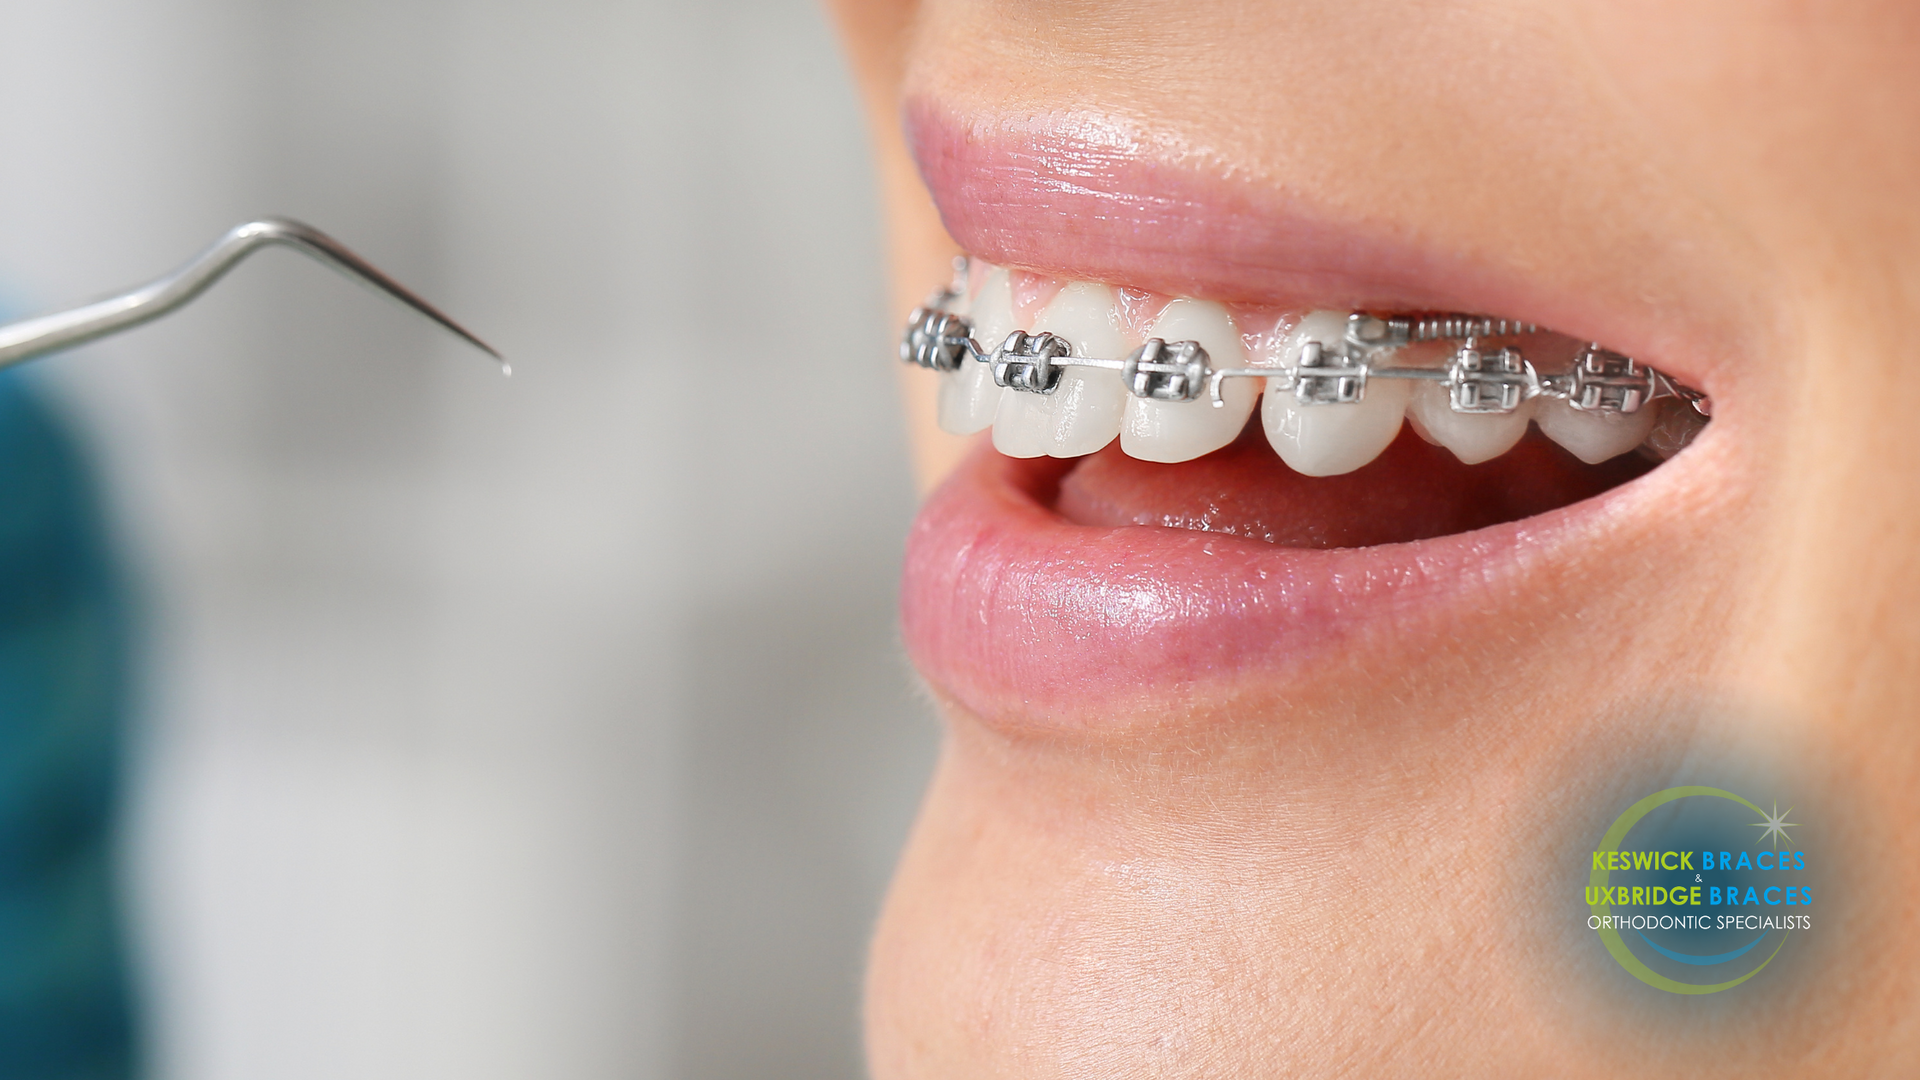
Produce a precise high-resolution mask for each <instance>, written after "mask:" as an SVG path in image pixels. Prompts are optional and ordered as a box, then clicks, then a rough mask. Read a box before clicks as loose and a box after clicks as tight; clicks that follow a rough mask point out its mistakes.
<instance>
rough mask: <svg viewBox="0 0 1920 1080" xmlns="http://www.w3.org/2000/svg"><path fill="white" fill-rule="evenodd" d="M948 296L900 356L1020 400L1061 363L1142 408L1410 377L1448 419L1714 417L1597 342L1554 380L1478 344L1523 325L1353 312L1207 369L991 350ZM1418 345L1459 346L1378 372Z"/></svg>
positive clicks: (1325, 401)
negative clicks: (1546, 403) (1267, 351)
mask: <svg viewBox="0 0 1920 1080" xmlns="http://www.w3.org/2000/svg"><path fill="white" fill-rule="evenodd" d="M958 295H959V294H958V292H957V291H956V290H954V289H951V288H949V289H944V290H942V291H940V292H937V293H935V294H934V295H933V297H932V298H930V299H929V300H928V301H927V302H926V304H924V305H922V306H920V307H917V308H915V309H913V313H912V314H911V315H909V316H907V329H906V333H905V335H904V336H903V337H902V338H901V341H900V359H901V360H904V361H906V362H907V363H909V364H917V365H919V366H920V367H924V368H930V369H932V370H934V371H958V370H959V369H960V365H961V364H962V363H963V362H965V361H966V359H967V358H968V357H971V358H972V359H974V360H977V361H979V362H980V363H983V364H990V365H992V368H993V381H994V383H995V384H996V385H998V386H1004V387H1007V388H1009V389H1013V390H1019V391H1023V392H1025V393H1030V394H1051V393H1053V392H1054V390H1055V389H1057V388H1058V387H1059V385H1060V374H1061V372H1062V371H1063V370H1064V369H1066V368H1069V367H1085V368H1104V369H1106V370H1110V371H1118V372H1119V373H1120V378H1121V380H1122V381H1123V382H1125V383H1126V386H1127V390H1128V392H1129V393H1131V394H1133V395H1134V396H1135V397H1140V398H1145V399H1148V400H1151V401H1196V400H1198V399H1199V398H1200V396H1201V394H1202V393H1205V394H1206V395H1207V396H1208V397H1210V398H1211V399H1212V400H1213V407H1214V408H1216V409H1219V408H1224V407H1225V406H1226V400H1225V399H1224V398H1223V397H1222V396H1221V393H1220V384H1221V382H1222V381H1224V380H1226V379H1252V378H1259V379H1271V380H1274V381H1275V382H1277V383H1279V384H1280V386H1281V387H1284V388H1286V389H1290V390H1291V391H1292V392H1293V397H1294V400H1295V401H1296V402H1298V403H1299V404H1301V405H1351V404H1354V403H1356V402H1358V401H1360V400H1362V399H1363V398H1364V397H1365V396H1366V392H1367V382H1368V380H1370V379H1418V380H1425V381H1429V382H1437V383H1439V384H1440V385H1441V386H1443V387H1445V388H1446V389H1447V403H1448V406H1449V407H1450V408H1452V410H1453V411H1454V412H1457V413H1475V414H1481V415H1501V414H1505V413H1511V412H1513V411H1514V410H1515V409H1518V408H1519V407H1520V405H1521V404H1522V403H1523V402H1526V401H1528V400H1530V399H1532V398H1536V397H1547V398H1558V399H1560V400H1562V401H1565V402H1566V403H1567V404H1568V405H1570V406H1572V407H1573V408H1575V409H1578V410H1580V411H1582V412H1592V413H1633V412H1638V411H1640V409H1641V408H1643V407H1644V406H1646V405H1648V404H1651V403H1652V402H1655V401H1659V400H1661V399H1663V398H1673V399H1676V400H1679V401H1685V402H1686V403H1688V404H1689V405H1691V406H1692V407H1693V408H1694V410H1695V411H1696V412H1698V413H1699V414H1700V415H1701V416H1710V415H1712V405H1713V403H1712V401H1711V400H1710V399H1709V398H1708V397H1707V396H1706V395H1705V394H1703V393H1701V392H1700V391H1698V390H1695V389H1693V388H1692V387H1690V386H1685V385H1683V384H1681V383H1680V382H1678V381H1676V380H1675V379H1673V378H1672V377H1671V376H1669V375H1667V374H1666V373H1664V372H1662V371H1659V370H1656V369H1655V368H1652V367H1649V366H1647V365H1645V364H1642V363H1639V362H1637V361H1635V360H1633V359H1631V358H1630V357H1626V356H1622V355H1621V354H1619V353H1617V352H1614V351H1613V350H1611V349H1606V348H1603V347H1601V346H1600V345H1599V344H1597V343H1589V344H1587V345H1586V346H1584V347H1582V348H1581V350H1580V352H1579V354H1578V355H1576V356H1575V357H1574V361H1573V366H1572V367H1571V368H1569V369H1568V370H1567V371H1565V372H1563V373H1561V374H1558V375H1542V374H1540V373H1539V372H1538V371H1536V370H1534V367H1533V364H1532V363H1531V362H1529V361H1528V360H1527V358H1526V357H1525V356H1524V355H1522V353H1521V352H1520V350H1519V349H1517V348H1514V347H1512V346H1504V347H1501V348H1497V349H1496V348H1486V347H1483V346H1482V345H1481V344H1480V339H1481V338H1499V337H1515V336H1523V335H1527V334H1536V333H1539V332H1540V328H1539V327H1537V326H1534V325H1533V324H1532V323H1521V322H1514V321H1512V320H1508V319H1492V318H1487V317H1485V316H1480V315H1457V314H1442V315H1391V316H1387V317H1385V318H1382V317H1380V316H1377V315H1371V314H1368V313H1366V312H1360V311H1356V312H1353V313H1352V314H1351V315H1349V316H1348V317H1347V328H1346V333H1345V335H1344V336H1343V337H1342V339H1341V340H1340V341H1338V342H1335V343H1332V344H1327V343H1322V342H1319V341H1307V342H1305V343H1303V344H1302V345H1301V346H1300V349H1299V352H1298V353H1297V354H1296V355H1295V358H1294V362H1293V364H1292V365H1291V366H1285V367H1265V368H1216V367H1214V366H1213V362H1212V359H1211V358H1210V357H1209V356H1208V355H1207V350H1206V349H1204V348H1202V347H1201V346H1200V343H1199V342H1197V341H1175V342H1167V341H1163V340H1161V339H1160V338H1149V339H1147V341H1146V343H1145V344H1143V345H1141V346H1140V347H1139V348H1138V349H1135V350H1134V351H1133V352H1132V353H1131V354H1129V355H1128V356H1126V357H1125V358H1123V359H1103V358H1096V357H1085V356H1074V355H1073V346H1072V344H1071V343H1070V342H1068V341H1067V340H1066V339H1065V338H1062V337H1060V336H1059V335H1057V334H1048V333H1040V334H1035V333H1031V332H1029V331H1026V330H1015V331H1014V332H1012V333H1011V334H1008V335H1007V337H1006V340H1005V341H1002V342H1001V343H1000V344H999V345H998V346H996V347H995V348H993V349H992V350H991V351H989V350H987V349H986V348H985V347H983V346H982V345H981V344H980V342H978V341H976V340H975V339H974V337H973V330H974V327H973V322H972V320H970V319H968V318H966V317H965V316H962V315H956V314H954V313H952V312H951V311H948V310H946V308H947V306H948V305H949V304H951V303H952V302H953V301H954V300H955V299H957V298H958ZM1425 341H1459V342H1460V343H1461V344H1460V346H1459V348H1457V349H1455V350H1454V352H1453V354H1452V355H1451V356H1449V357H1448V358H1447V361H1446V364H1445V366H1443V367H1438V368H1420V367H1387V366H1384V365H1382V364H1381V363H1379V360H1380V359H1381V358H1383V357H1385V356H1390V355H1391V354H1392V353H1393V352H1395V351H1397V350H1399V349H1401V348H1404V347H1406V346H1408V345H1413V344H1417V343H1419V342H1425Z"/></svg>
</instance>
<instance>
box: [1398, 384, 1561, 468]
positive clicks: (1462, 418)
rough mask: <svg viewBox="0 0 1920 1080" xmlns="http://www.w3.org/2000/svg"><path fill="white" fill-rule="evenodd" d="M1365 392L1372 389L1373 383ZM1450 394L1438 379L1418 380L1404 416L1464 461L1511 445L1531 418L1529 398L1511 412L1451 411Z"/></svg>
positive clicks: (1477, 459) (1494, 454) (1487, 456)
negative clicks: (1436, 380)
mask: <svg viewBox="0 0 1920 1080" xmlns="http://www.w3.org/2000/svg"><path fill="white" fill-rule="evenodd" d="M1367 393H1369V394H1371V393H1373V387H1372V386H1368V387H1367ZM1449 398H1450V395H1449V393H1448V391H1447V388H1446V387H1444V386H1441V385H1440V384H1439V383H1434V382H1423V383H1420V384H1419V385H1418V386H1415V387H1414V388H1413V397H1412V401H1411V402H1409V403H1408V405H1407V419H1408V420H1410V421H1412V422H1413V429H1414V430H1415V431H1417V432H1419V433H1420V435H1421V437H1423V438H1425V439H1426V440H1427V441H1428V442H1430V443H1433V444H1434V445H1435V446H1444V447H1446V448H1447V449H1449V450H1451V451H1453V456H1454V457H1457V458H1459V459H1460V460H1461V461H1462V462H1463V463H1465V464H1467V465H1478V464H1480V463H1481V462H1483V461H1492V460H1493V459H1494V458H1497V457H1499V456H1500V455H1501V454H1504V453H1506V452H1507V451H1509V450H1511V449H1513V445H1514V444H1515V443H1517V442H1519V441H1520V439H1521V437H1522V436H1524V435H1526V433H1527V421H1529V420H1531V419H1533V405H1534V403H1533V402H1531V401H1526V402H1522V403H1521V404H1520V407H1519V408H1518V409H1515V410H1514V411H1512V412H1510V413H1461V412H1454V411H1453V405H1452V404H1451V402H1450V400H1449Z"/></svg>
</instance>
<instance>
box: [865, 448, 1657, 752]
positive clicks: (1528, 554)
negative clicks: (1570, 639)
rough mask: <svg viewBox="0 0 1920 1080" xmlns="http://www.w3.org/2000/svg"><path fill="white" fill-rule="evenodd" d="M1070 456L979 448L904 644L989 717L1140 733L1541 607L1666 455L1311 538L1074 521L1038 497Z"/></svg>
mask: <svg viewBox="0 0 1920 1080" xmlns="http://www.w3.org/2000/svg"><path fill="white" fill-rule="evenodd" d="M1070 466H1071V463H1069V462H1059V461H1053V460H1049V459H1045V458H1041V459H1034V460H1016V459H1011V458H1006V457H1003V456H1001V455H999V454H997V453H995V452H994V451H993V450H992V449H991V448H990V447H988V446H985V445H983V446H982V447H980V448H979V449H978V450H977V451H976V452H975V453H973V454H972V455H971V456H970V457H969V458H968V460H967V461H966V462H965V463H964V464H963V465H962V466H961V467H960V468H959V469H958V470H957V471H956V472H955V474H954V475H953V476H952V477H951V478H950V479H949V480H948V481H947V482H946V484H945V485H943V486H942V487H941V488H940V489H939V490H938V491H937V492H935V493H934V495H933V496H932V497H931V498H930V499H929V501H928V502H927V505H926V506H925V507H924V508H923V509H922V511H921V513H920V517H919V519H918V520H917V521H916V522H915V525H914V528H913V531H912V534H911V536H910V537H909V540H908V545H907V557H906V573H905V580H904V582H903V588H902V598H901V607H902V625H903V631H904V634H905V640H906V645H907V649H908V652H909V654H910V655H911V657H912V659H913V661H914V664H915V666H916V667H917V668H918V669H919V671H920V673H921V674H922V675H923V676H924V677H925V678H926V679H927V680H928V681H929V682H930V683H931V684H932V686H933V688H934V690H935V691H936V693H938V694H940V695H941V696H942V697H943V698H945V699H946V700H947V701H949V702H950V703H952V704H954V705H957V706H958V707H960V708H962V709H964V710H966V711H967V712H968V713H969V714H971V715H973V716H975V717H977V718H979V719H981V720H983V721H984V722H986V723H988V724H990V725H993V726H995V727H998V728H1002V729H1009V730H1024V731H1040V732H1056V733H1068V732H1080V733H1084V734H1091V735H1100V734H1118V733H1125V732H1137V731H1139V730H1140V729H1141V728H1143V727H1148V728H1151V727H1164V726H1167V725H1181V724H1184V723H1187V722H1190V721H1191V720H1192V719H1193V718H1194V717H1195V716H1196V715H1197V714H1204V713H1206V711H1207V710H1208V707H1209V706H1216V705H1220V704H1223V703H1225V702H1227V701H1229V700H1230V699H1232V698H1233V697H1234V696H1235V695H1237V694H1241V693H1244V692H1246V690H1247V688H1248V687H1249V686H1263V687H1276V686H1277V687H1279V688H1280V689H1281V691H1282V692H1285V691H1286V688H1288V687H1293V688H1303V687H1304V688H1308V689H1313V688H1319V689H1323V690H1324V689H1328V688H1329V687H1332V686H1337V685H1340V684H1346V683H1348V682H1349V681H1350V680H1354V682H1353V683H1352V684H1353V685H1365V684H1366V681H1367V680H1376V681H1377V679H1378V677H1379V674H1378V673H1379V672H1380V671H1381V670H1395V669H1396V667H1399V666H1403V665H1417V664H1418V663H1419V662H1420V661H1421V658H1422V657H1424V656H1430V655H1432V654H1433V652H1434V651H1435V650H1438V649H1445V648H1447V647H1449V644H1450V643H1452V642H1454V641H1456V639H1458V638H1459V636H1460V635H1462V634H1464V633H1470V632H1473V628H1475V627H1485V626H1491V625H1498V622H1499V620H1501V619H1503V618H1505V617H1507V616H1508V615H1509V614H1525V613H1526V612H1528V611H1530V610H1534V609H1538V608H1540V607H1541V605H1542V604H1552V603H1554V602H1555V601H1554V599H1552V597H1553V594H1554V593H1555V591H1556V586H1555V585H1554V583H1553V581H1552V580H1551V579H1552V578H1553V577H1554V576H1555V575H1554V573H1553V567H1554V564H1555V561H1556V560H1557V559H1559V558H1560V556H1561V555H1562V553H1564V552H1568V551H1572V550H1583V551H1588V552H1591V551H1594V550H1599V549H1608V548H1614V547H1616V546H1617V545H1620V544H1622V543H1623V542H1624V543H1628V544H1631V543H1633V542H1634V541H1633V539H1632V537H1631V533H1632V532H1633V524H1632V523H1633V522H1635V521H1637V520H1644V518H1645V515H1642V514H1636V513H1634V512H1632V511H1633V506H1634V504H1637V503H1639V502H1640V501H1642V500H1645V499H1647V498H1649V497H1657V495H1651V496H1650V494H1649V492H1650V488H1651V487H1657V486H1660V485H1659V484H1658V482H1656V483H1655V484H1652V485H1650V484H1649V481H1654V479H1655V478H1656V477H1658V476H1660V474H1663V473H1670V472H1671V471H1672V470H1671V468H1670V467H1669V468H1663V469H1658V470H1655V471H1654V472H1653V473H1650V474H1648V475H1647V476H1645V477H1642V478H1640V479H1639V480H1636V481H1633V482H1631V483H1628V484H1625V485H1623V486H1621V487H1618V488H1615V489H1613V490H1611V491H1608V492H1606V493H1605V494H1602V495H1600V496H1597V497H1594V498H1590V499H1586V500H1583V501H1581V502H1578V503H1574V504H1572V505H1569V506H1566V507H1563V508H1561V509H1558V510H1554V511H1551V512H1549V513H1545V514H1540V515H1537V516H1534V517H1529V518H1525V519H1522V520H1518V521H1512V522H1508V523H1505V524H1501V525H1495V526H1491V527H1488V528H1484V529H1477V530H1474V531H1472V532H1466V533H1459V534H1455V535H1451V536H1443V537H1438V538H1435V539H1429V540H1418V541H1413V542H1408V543H1400V544H1383V545H1379V546H1376V547H1364V548H1347V549H1335V550H1310V549H1300V548H1285V547H1277V546H1275V545H1272V544H1268V543H1263V542H1261V541H1257V540H1248V539H1243V538H1240V537H1235V536H1228V535H1223V534H1218V533H1205V532H1197V531H1192V530H1187V529H1178V528H1161V527H1154V526H1124V527H1118V528H1108V527H1099V526H1087V525H1077V524H1073V523H1071V522H1068V521H1066V520H1064V519H1063V518H1061V517H1060V516H1059V515H1058V514H1056V513H1055V512H1054V511H1053V510H1052V509H1051V508H1050V507H1049V505H1048V503H1049V499H1050V493H1051V491H1052V489H1053V487H1054V485H1055V484H1056V483H1057V481H1058V479H1059V477H1060V476H1061V475H1062V474H1063V473H1064V472H1065V471H1066V470H1067V469H1068V468H1069V467H1070ZM1564 599H1565V600H1570V601H1574V602H1577V598H1572V597H1568V598H1564ZM1518 621H1519V622H1522V623H1524V622H1530V621H1531V620H1530V619H1524V618H1522V619H1519V620H1518Z"/></svg>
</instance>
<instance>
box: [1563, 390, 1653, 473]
mask: <svg viewBox="0 0 1920 1080" xmlns="http://www.w3.org/2000/svg"><path fill="white" fill-rule="evenodd" d="M1656 411H1657V410H1654V409H1641V410H1640V411H1638V412H1631V413H1598V412H1582V411H1581V410H1579V409H1576V408H1574V407H1573V406H1571V405H1569V404H1567V403H1566V402H1564V401H1559V400H1548V401H1542V402H1540V403H1539V407H1538V408H1536V409H1535V410H1534V413H1533V422H1534V423H1536V424H1539V425H1540V433H1541V434H1542V435H1545V436H1546V437H1547V438H1549V439H1552V440H1553V441H1554V442H1557V443H1559V444H1560V445H1561V446H1564V447H1566V448H1567V450H1568V452H1570V453H1572V454H1573V456H1574V457H1577V458H1579V459H1580V460H1581V461H1584V462H1586V463H1587V464H1589V465H1598V464H1600V463H1601V462H1603V461H1606V460H1607V459H1609V458H1615V457H1619V456H1620V455H1621V454H1624V453H1626V452H1627V451H1629V450H1631V449H1633V448H1634V447H1636V446H1639V445H1640V444H1641V443H1643V442H1645V441H1646V440H1647V435H1648V434H1649V433H1650V432H1652V431H1653V424H1654V421H1655V420H1656V419H1657V417H1656V416H1655V415H1654V413H1655V412H1656Z"/></svg>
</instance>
